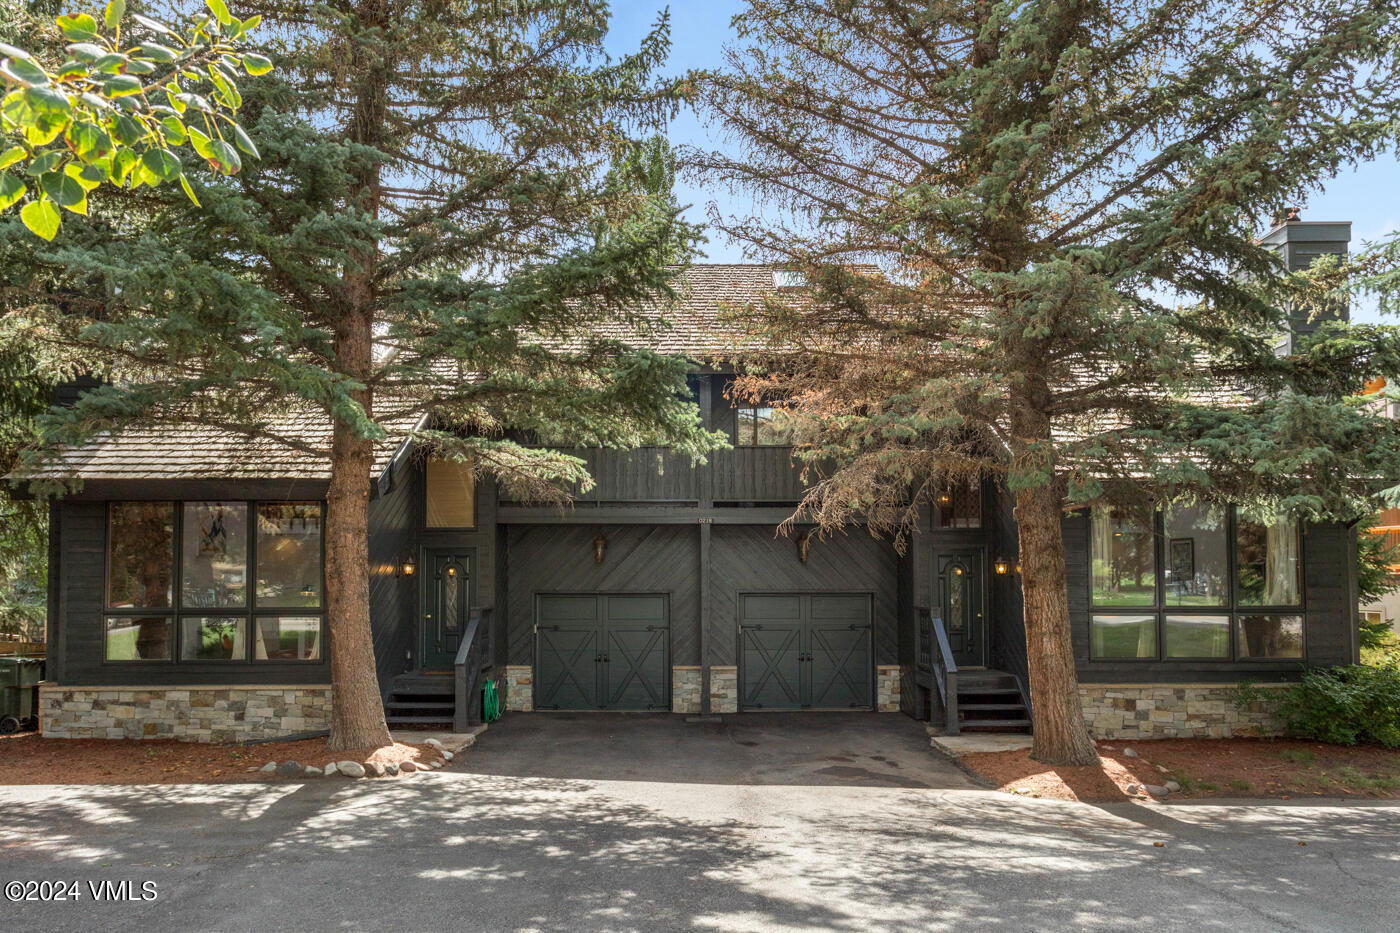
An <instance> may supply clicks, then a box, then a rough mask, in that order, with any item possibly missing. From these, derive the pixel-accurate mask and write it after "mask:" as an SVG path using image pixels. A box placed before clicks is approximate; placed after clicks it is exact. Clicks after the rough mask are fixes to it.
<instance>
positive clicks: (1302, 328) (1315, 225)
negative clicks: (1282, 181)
mask: <svg viewBox="0 0 1400 933" xmlns="http://www.w3.org/2000/svg"><path fill="white" fill-rule="evenodd" d="M1281 213H1282V218H1281V220H1280V221H1279V222H1277V223H1276V224H1275V225H1274V228H1273V229H1272V230H1270V231H1269V232H1268V233H1266V234H1264V235H1263V236H1262V237H1261V238H1260V239H1259V242H1260V244H1261V245H1263V246H1264V247H1266V248H1267V249H1271V250H1274V251H1275V252H1277V253H1278V254H1279V258H1281V259H1282V260H1283V262H1284V264H1285V265H1286V266H1287V267H1288V270H1289V271H1290V272H1297V271H1299V270H1302V269H1306V268H1307V267H1308V266H1310V265H1312V262H1313V260H1314V259H1316V258H1317V257H1319V256H1325V255H1329V254H1331V255H1338V256H1345V255H1346V254H1347V244H1348V243H1350V242H1351V221H1349V220H1303V219H1302V211H1301V210H1300V209H1299V208H1296V207H1289V208H1285V209H1284V210H1283V211H1282V212H1281ZM1350 316H1351V311H1350V309H1349V308H1348V307H1347V305H1346V303H1345V302H1339V303H1338V304H1337V307H1336V308H1335V309H1334V310H1330V311H1328V312H1326V313H1322V314H1318V315H1317V316H1316V317H1314V318H1312V319H1311V320H1309V319H1308V316H1307V315H1306V314H1303V313H1299V314H1297V315H1295V316H1294V318H1293V332H1294V333H1296V334H1310V333H1312V332H1313V331H1315V330H1317V326H1318V325H1319V324H1321V323H1322V322H1323V321H1329V320H1330V321H1346V320H1349V319H1350Z"/></svg>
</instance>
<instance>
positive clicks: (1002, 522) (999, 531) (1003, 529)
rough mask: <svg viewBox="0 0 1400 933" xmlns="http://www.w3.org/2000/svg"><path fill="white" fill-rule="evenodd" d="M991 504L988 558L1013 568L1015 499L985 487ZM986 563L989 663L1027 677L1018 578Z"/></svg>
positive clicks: (1016, 544) (1016, 545) (1017, 543)
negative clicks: (988, 610) (988, 605)
mask: <svg viewBox="0 0 1400 933" xmlns="http://www.w3.org/2000/svg"><path fill="white" fill-rule="evenodd" d="M983 501H984V502H987V503H989V504H990V506H991V507H990V508H989V509H988V510H987V516H988V519H989V522H990V534H991V542H992V544H991V551H992V553H991V555H990V557H991V560H992V561H995V560H996V559H997V558H1005V559H1006V560H1008V561H1010V562H1011V564H1012V566H1013V567H1014V566H1015V565H1016V563H1017V561H1018V560H1019V559H1020V557H1019V555H1020V551H1021V540H1020V535H1019V534H1017V530H1016V518H1015V516H1014V514H1013V507H1014V506H1015V500H1014V499H1013V498H1012V497H1011V494H1010V493H1008V492H1006V491H1005V490H1003V489H1000V488H997V487H995V486H993V487H991V488H989V489H988V490H987V495H986V497H985V498H984V500H983ZM994 570H995V568H994V567H992V565H991V563H990V562H989V563H988V567H987V573H988V587H987V589H988V592H989V594H990V597H991V612H990V614H989V615H988V617H987V618H988V619H990V620H991V649H992V650H991V662H992V666H993V667H996V668H999V669H1001V670H1003V671H1010V672H1011V673H1013V674H1018V675H1020V676H1021V677H1022V678H1027V677H1029V665H1028V663H1027V660H1026V622H1025V601H1024V600H1023V599H1022V597H1021V581H1020V578H1019V577H1018V576H1017V575H1016V574H1014V573H1008V574H1004V575H1002V576H998V575H997V574H996V573H995V572H994Z"/></svg>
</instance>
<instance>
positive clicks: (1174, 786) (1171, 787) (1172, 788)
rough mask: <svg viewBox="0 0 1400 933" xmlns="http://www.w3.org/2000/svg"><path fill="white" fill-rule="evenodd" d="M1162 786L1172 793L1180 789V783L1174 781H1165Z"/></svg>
mask: <svg viewBox="0 0 1400 933" xmlns="http://www.w3.org/2000/svg"><path fill="white" fill-rule="evenodd" d="M1162 786H1163V787H1165V788H1166V789H1167V790H1169V791H1171V792H1172V793H1173V794H1174V793H1176V792H1177V791H1179V790H1181V785H1180V784H1178V783H1177V782H1176V781H1167V782H1165V783H1164V784H1163V785H1162Z"/></svg>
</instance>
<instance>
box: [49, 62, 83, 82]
mask: <svg viewBox="0 0 1400 933" xmlns="http://www.w3.org/2000/svg"><path fill="white" fill-rule="evenodd" d="M87 73H88V63H87V62H81V61H78V60H77V59H76V58H70V59H69V60H68V61H66V62H64V63H63V64H62V65H59V66H58V72H57V74H55V75H54V77H56V78H58V80H60V81H62V80H64V79H65V78H75V77H77V76H78V75H85V74H87Z"/></svg>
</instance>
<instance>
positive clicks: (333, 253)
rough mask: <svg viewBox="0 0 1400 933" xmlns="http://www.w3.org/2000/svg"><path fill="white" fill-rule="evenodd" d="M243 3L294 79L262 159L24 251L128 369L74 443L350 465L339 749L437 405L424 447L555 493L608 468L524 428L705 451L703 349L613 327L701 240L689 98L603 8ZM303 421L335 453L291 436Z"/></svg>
mask: <svg viewBox="0 0 1400 933" xmlns="http://www.w3.org/2000/svg"><path fill="white" fill-rule="evenodd" d="M237 12H238V13H239V15H243V16H247V15H249V14H259V13H260V14H262V16H263V22H262V26H261V27H260V29H259V37H260V41H261V42H262V43H263V44H264V46H265V50H266V51H267V52H268V55H269V56H270V57H271V58H272V59H273V60H274V62H275V65H276V70H275V71H274V72H273V73H272V74H271V75H269V76H267V77H265V78H260V79H250V80H249V81H248V82H247V84H246V85H245V86H244V87H243V88H242V93H243V98H244V101H243V108H242V110H241V111H240V114H241V118H242V122H243V125H244V127H245V128H246V129H247V131H248V133H249V135H250V136H251V137H252V138H253V139H254V140H255V141H256V144H257V147H258V148H259V150H260V152H261V157H260V159H258V160H256V161H254V160H251V159H249V160H246V162H245V165H244V167H243V171H242V172H241V173H240V174H239V175H237V176H236V177H234V178H231V179H228V180H220V179H218V178H211V177H209V176H208V175H207V173H206V174H205V175H203V176H199V177H197V176H195V175H194V174H193V173H190V178H191V181H192V184H193V187H194V189H195V192H196V194H197V196H198V199H199V201H200V203H201V204H202V205H203V207H202V209H199V210H194V209H192V208H191V207H190V206H189V205H187V204H184V203H181V202H180V201H179V199H178V197H176V196H175V195H173V194H171V193H169V192H166V191H165V190H158V191H157V190H147V189H142V190H140V191H131V192H119V193H117V194H115V195H112V196H111V197H108V198H106V199H105V200H104V202H103V205H102V209H101V210H99V211H95V216H94V219H93V221H92V222H91V223H87V224H79V223H77V222H74V221H69V222H67V223H65V224H64V229H63V231H62V232H61V233H60V234H59V236H58V238H57V239H56V240H55V241H54V244H53V246H52V247H51V248H40V249H37V250H36V249H33V248H32V247H31V246H30V245H25V244H21V243H17V242H15V239H14V238H13V237H10V236H6V237H5V240H6V241H8V245H7V247H6V250H7V252H10V253H14V254H18V253H21V252H24V251H25V250H29V252H27V253H25V258H24V261H23V262H19V261H17V262H15V263H14V264H12V265H10V266H8V267H7V268H9V269H10V270H11V271H10V272H9V273H8V274H9V276H10V278H11V279H12V281H17V280H23V281H31V280H33V281H44V280H45V277H48V278H51V279H53V280H55V281H56V282H57V283H58V284H59V285H60V286H66V287H68V288H71V289H74V290H75V291H77V292H78V293H79V295H80V296H81V297H80V298H78V299H76V300H70V301H69V302H67V305H66V311H67V313H66V314H54V315H53V317H52V319H51V321H50V324H49V326H51V327H53V328H54V329H55V330H56V332H58V333H61V334H62V336H63V339H66V340H70V341H76V342H81V343H83V344H85V345H90V346H92V347H93V348H94V352H95V353H99V354H100V357H101V358H103V359H107V360H110V361H111V362H112V365H113V367H114V369H113V371H114V372H115V373H116V374H117V375H118V376H124V377H125V378H121V379H118V380H114V381H113V383H112V384H109V385H107V386H105V387H104V388H102V389H101V390H99V391H96V392H92V393H89V394H88V395H86V396H85V397H84V398H83V399H82V401H81V402H80V403H79V404H78V405H77V406H76V407H75V408H74V409H73V410H72V412H71V413H69V416H68V417H67V418H66V419H63V420H56V421H54V422H53V423H52V424H51V425H50V429H49V434H48V439H49V442H50V443H51V444H56V443H60V442H74V441H77V440H79V439H81V438H83V437H86V436H88V435H90V433H91V432H92V431H93V430H94V429H97V428H101V427H104V426H109V425H110V426H113V427H115V428H117V429H127V428H131V427H136V426H141V425H150V424H161V423H170V422H178V423H196V424H208V425H215V426H218V427H219V428H220V429H221V430H227V431H235V432H239V433H242V434H244V435H246V436H248V437H250V438H264V439H271V440H274V441H275V442H277V443H280V444H284V445H286V446H287V447H289V448H292V449H298V450H305V451H306V452H308V453H311V454H314V455H316V456H317V457H321V458H325V459H326V460H328V461H329V464H330V484H329V491H328V494H327V523H326V536H325V545H326V579H327V594H326V595H327V607H326V608H327V618H328V620H329V625H330V634H331V644H332V653H331V669H332V681H333V686H334V690H335V701H334V713H333V721H332V729H331V739H330V744H331V746H332V747H335V748H352V747H362V746H374V745H382V744H385V743H386V742H388V741H389V736H388V732H387V730H386V728H385V723H384V716H383V711H382V708H381V706H380V697H379V693H378V687H377V684H376V679H375V665H374V655H373V650H372V645H371V640H370V624H369V596H368V585H369V568H368V553H367V546H368V533H367V511H368V506H369V500H370V483H371V475H370V474H371V466H372V463H373V460H374V455H375V454H374V452H375V444H376V442H377V441H380V440H381V439H382V438H384V437H385V436H386V433H387V432H388V431H390V430H393V429H395V428H396V427H397V428H398V429H403V427H404V426H406V425H407V426H413V425H415V424H417V423H418V422H419V421H420V419H422V418H425V417H426V418H427V419H428V420H427V421H426V422H425V423H423V424H422V425H421V426H420V427H418V428H417V429H416V430H414V431H413V432H412V433H413V435H414V437H415V438H416V440H417V441H418V442H419V444H420V445H421V446H422V447H424V448H428V449H432V450H434V451H435V452H436V453H437V454H438V455H440V456H443V457H446V458H449V459H454V460H459V461H464V462H469V463H471V464H472V465H473V466H474V468H476V469H478V470H481V471H486V472H487V473H489V475H491V476H492V477H493V478H495V479H497V480H498V481H499V482H501V483H502V484H503V485H504V486H505V487H506V488H508V489H510V490H512V491H514V492H515V493H517V494H519V495H521V496H524V497H528V498H532V499H537V500H540V499H544V500H549V499H553V500H561V499H563V498H564V497H566V496H567V494H568V491H569V490H570V489H571V488H574V487H576V486H577V485H579V484H582V485H583V486H585V488H586V486H587V485H588V484H589V482H590V480H589V478H588V476H587V473H586V471H585V470H584V468H583V465H582V463H581V461H579V460H577V459H576V458H573V457H570V456H567V455H565V454H563V453H560V452H558V451H557V450H554V449H550V448H546V447H532V446H527V445H526V444H525V443H524V442H523V441H522V440H521V439H520V437H521V434H520V433H509V434H508V433H506V432H507V429H509V430H510V431H512V432H523V433H524V435H525V436H527V437H533V438H536V439H538V440H540V441H544V442H547V443H549V444H551V445H566V444H581V445H597V446H610V447H627V446H634V445H639V444H643V443H651V442H657V443H663V444H670V445H673V446H675V447H676V448H678V449H680V450H682V451H687V452H690V453H692V454H695V455H700V454H702V453H703V452H704V451H706V450H708V449H710V447H711V446H712V443H713V442H712V439H711V438H710V436H709V435H707V434H706V433H705V432H704V431H703V430H702V428H701V426H700V422H699V418H698V415H697V413H696V410H695V407H694V405H693V403H692V402H691V401H690V399H689V394H688V392H687V391H686V387H685V378H684V375H685V366H684V363H683V361H681V360H678V359H675V358H671V357H666V356H661V355H657V354H654V353H651V352H648V351H645V350H639V349H634V348H632V347H630V346H628V345H627V344H625V343H623V342H621V341H620V340H617V339H610V338H605V337H603V336H599V335H600V334H604V333H618V332H623V331H625V330H626V328H627V327H631V326H636V327H641V326H643V322H642V320H641V317H640V315H641V312H642V310H643V309H644V308H645V307H646V306H648V305H650V304H655V303H656V302H659V301H664V300H665V299H666V298H667V297H668V296H670V294H671V292H670V287H671V282H672V279H673V276H674V275H675V265H674V264H675V263H678V262H683V261H684V260H685V259H686V258H687V257H688V255H689V254H690V252H691V249H692V247H693V244H694V242H695V239H696V235H697V234H696V231H695V230H694V229H693V228H692V227H690V226H689V225H687V224H685V223H684V222H683V221H682V220H681V219H680V218H679V209H678V207H677V205H676V204H675V203H674V202H673V200H672V198H671V196H670V191H669V181H670V164H669V162H670V156H669V153H668V152H667V150H666V148H665V147H664V145H662V144H660V143H658V142H657V141H656V140H655V138H654V136H653V134H654V133H655V132H656V130H657V129H658V128H659V127H661V126H662V125H663V124H664V121H665V120H666V119H667V118H668V117H669V115H670V114H671V113H672V112H673V110H674V108H675V107H676V105H677V104H678V102H679V101H680V99H681V98H680V95H681V91H682V88H681V87H679V86H678V85H677V84H676V83H675V82H671V81H666V80H661V79H658V78H657V77H656V71H657V68H658V66H659V65H660V64H661V63H662V61H663V58H664V56H665V54H666V52H667V49H668V46H669V38H668V26H667V23H666V21H665V19H664V18H663V19H662V20H661V21H660V22H659V23H658V25H657V26H656V27H655V29H654V30H653V31H652V32H651V33H650V34H649V35H648V36H647V37H646V38H645V39H644V41H643V42H642V44H641V46H640V48H639V50H638V51H636V52H635V53H633V54H630V55H627V56H625V57H622V58H619V59H616V60H613V59H610V58H609V57H608V56H607V55H606V54H605V53H604V50H603V41H604V38H605V36H606V34H607V29H608V7H607V4H606V3H604V2H601V0H583V2H579V0H568V2H566V0H492V2H480V3H476V2H472V3H465V2H454V0H418V2H406V3H394V4H390V3H385V2H382V0H332V2H331V3H328V4H305V5H300V4H291V5H288V4H283V3H264V2H261V0H254V2H250V3H246V4H242V5H241V8H240V9H238V11H237ZM181 151H182V152H183V153H185V154H186V157H187V158H189V159H193V158H197V156H196V155H195V154H194V153H190V152H189V150H188V149H185V150H181ZM176 194H178V192H176ZM133 218H135V219H133ZM138 219H139V222H137V220H138ZM70 228H71V229H70ZM77 312H82V313H81V314H78V313H77ZM307 409H310V410H312V411H315V412H319V413H320V417H321V418H323V419H325V421H327V422H329V423H330V425H331V428H332V430H331V436H330V440H329V443H328V444H326V445H321V444H317V443H308V440H307V439H306V438H305V437H302V436H297V435H295V434H292V433H289V432H287V431H285V430H283V431H279V430H278V429H277V425H278V424H279V423H280V422H279V418H283V417H284V416H287V415H289V414H291V413H294V412H297V411H304V410H307Z"/></svg>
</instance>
